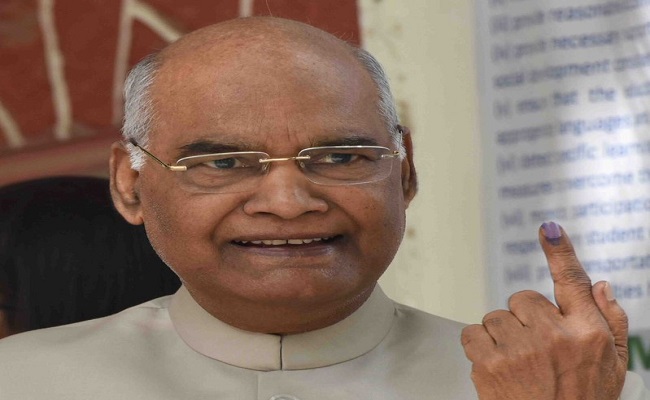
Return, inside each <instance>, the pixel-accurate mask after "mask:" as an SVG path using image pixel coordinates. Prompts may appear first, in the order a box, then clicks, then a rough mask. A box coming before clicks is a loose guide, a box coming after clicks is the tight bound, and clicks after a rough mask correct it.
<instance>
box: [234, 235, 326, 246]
mask: <svg viewBox="0 0 650 400" xmlns="http://www.w3.org/2000/svg"><path fill="white" fill-rule="evenodd" d="M328 239H330V237H323V238H312V239H288V240H285V239H267V240H251V241H248V240H241V241H238V242H237V243H240V244H247V243H251V244H265V245H267V246H283V245H286V244H292V245H301V244H309V243H312V242H320V241H323V240H328Z"/></svg>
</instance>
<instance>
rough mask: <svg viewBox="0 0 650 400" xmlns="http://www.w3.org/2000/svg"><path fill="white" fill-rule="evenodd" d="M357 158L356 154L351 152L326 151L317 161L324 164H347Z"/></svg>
mask: <svg viewBox="0 0 650 400" xmlns="http://www.w3.org/2000/svg"><path fill="white" fill-rule="evenodd" d="M358 158H359V155H358V154H352V153H328V154H324V155H323V156H322V157H320V158H319V159H318V161H317V162H319V163H324V164H348V163H351V162H353V161H355V160H357V159H358Z"/></svg>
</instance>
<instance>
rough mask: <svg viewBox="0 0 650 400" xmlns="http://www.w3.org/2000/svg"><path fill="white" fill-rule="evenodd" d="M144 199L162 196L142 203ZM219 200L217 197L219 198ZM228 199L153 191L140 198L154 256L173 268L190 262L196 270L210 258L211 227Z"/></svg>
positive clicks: (212, 248) (212, 253) (222, 214)
mask: <svg viewBox="0 0 650 400" xmlns="http://www.w3.org/2000/svg"><path fill="white" fill-rule="evenodd" d="M146 199H165V201H164V202H146ZM220 200H221V199H220ZM229 204H231V202H228V201H225V200H221V201H216V200H215V198H214V195H178V196H175V195H166V194H165V193H157V192H153V193H151V194H150V196H148V197H146V198H145V201H143V217H144V223H145V228H146V231H147V236H148V237H149V241H150V242H151V244H152V246H153V248H154V249H155V250H156V252H157V253H158V255H159V256H160V257H161V259H163V261H165V263H166V264H168V265H169V266H170V267H172V269H174V270H175V271H176V268H177V267H179V266H186V265H191V266H192V268H197V269H200V268H201V267H202V264H203V263H205V262H206V260H214V259H215V253H216V247H215V244H214V242H215V229H216V227H217V226H219V224H220V222H221V221H222V220H223V218H224V217H225V215H226V214H227V213H228V210H227V209H226V208H228V209H230V208H233V207H234V206H231V207H228V205H229Z"/></svg>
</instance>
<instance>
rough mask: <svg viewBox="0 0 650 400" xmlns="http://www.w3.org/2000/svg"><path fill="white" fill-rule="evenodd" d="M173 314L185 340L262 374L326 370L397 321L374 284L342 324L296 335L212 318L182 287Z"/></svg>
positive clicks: (368, 345)
mask: <svg viewBox="0 0 650 400" xmlns="http://www.w3.org/2000/svg"><path fill="white" fill-rule="evenodd" d="M169 314H170V317H171V320H172V323H173V324H174V328H175V329H176V331H177V332H178V334H179V335H180V337H181V338H182V339H183V341H184V342H185V343H186V344H187V345H188V346H190V347H191V348H192V349H194V350H195V351H197V352H199V353H201V354H203V355H205V356H207V357H210V358H213V359H215V360H219V361H221V362H224V363H226V364H230V365H234V366H237V367H241V368H247V369H253V370H258V371H276V370H297V369H310V368H319V367H325V366H328V365H333V364H338V363H342V362H344V361H348V360H351V359H353V358H357V357H359V356H361V355H363V354H365V353H367V352H369V351H370V350H372V349H373V348H374V347H375V346H377V345H378V344H379V342H381V341H382V339H383V338H384V337H385V336H386V335H387V334H388V331H389V330H390V328H391V326H392V324H393V320H394V318H395V307H394V304H393V302H392V301H391V300H390V299H389V298H388V297H386V295H385V294H384V292H383V291H382V290H381V289H380V288H379V286H376V287H375V289H374V291H373V292H372V294H371V295H370V297H369V298H368V300H366V302H365V303H364V304H363V305H362V306H361V307H360V308H359V309H358V310H357V311H355V312H354V313H352V314H351V315H350V316H349V317H347V318H345V319H344V320H342V321H340V322H338V323H336V324H334V325H331V326H328V327H326V328H323V329H319V330H316V331H311V332H305V333H300V334H295V335H270V334H264V333H256V332H248V331H243V330H241V329H238V328H235V327H233V326H230V325H228V324H226V323H224V322H222V321H220V320H218V319H216V318H214V317H213V316H212V315H210V314H209V313H208V312H207V311H205V310H204V309H203V308H201V306H200V305H199V304H198V303H196V302H195V301H194V299H193V298H192V296H191V295H190V294H189V292H188V291H187V289H186V288H185V287H184V286H182V287H181V288H180V289H179V290H178V292H176V294H174V296H173V297H172V299H171V304H170V307H169Z"/></svg>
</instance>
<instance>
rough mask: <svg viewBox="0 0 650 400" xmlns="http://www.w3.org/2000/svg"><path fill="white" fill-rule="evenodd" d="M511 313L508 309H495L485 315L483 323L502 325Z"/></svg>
mask: <svg viewBox="0 0 650 400" xmlns="http://www.w3.org/2000/svg"><path fill="white" fill-rule="evenodd" d="M509 315H510V311H506V310H495V311H491V312H489V313H487V314H485V316H484V317H483V321H482V324H483V325H485V326H487V325H490V326H501V325H503V323H504V322H505V320H506V318H507V317H508V316H509Z"/></svg>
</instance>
